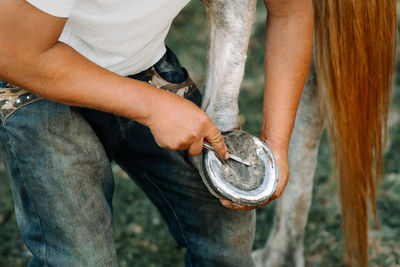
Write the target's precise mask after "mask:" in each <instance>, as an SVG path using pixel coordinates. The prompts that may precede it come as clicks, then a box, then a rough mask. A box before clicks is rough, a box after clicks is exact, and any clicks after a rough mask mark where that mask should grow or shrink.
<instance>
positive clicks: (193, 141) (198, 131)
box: [144, 92, 229, 159]
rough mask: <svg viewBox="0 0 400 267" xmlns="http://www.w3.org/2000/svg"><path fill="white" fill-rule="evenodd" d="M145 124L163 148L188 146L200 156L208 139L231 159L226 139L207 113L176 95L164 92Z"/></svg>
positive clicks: (217, 149)
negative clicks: (204, 142)
mask: <svg viewBox="0 0 400 267" xmlns="http://www.w3.org/2000/svg"><path fill="white" fill-rule="evenodd" d="M144 124H145V125H146V126H148V127H149V128H150V129H151V132H152V134H153V136H154V138H155V140H156V142H157V144H158V145H159V146H160V147H163V148H167V149H172V150H184V149H187V150H188V151H189V153H190V154H191V155H193V156H198V155H200V153H201V151H202V150H203V141H204V139H206V140H207V141H208V142H209V143H210V144H211V145H212V146H213V147H214V148H215V151H216V153H217V154H218V156H219V157H220V158H222V159H228V158H229V153H228V148H227V147H226V145H225V143H224V139H223V138H222V135H221V133H220V131H219V130H218V129H217V127H216V126H215V125H214V123H213V122H212V121H211V119H210V118H209V117H208V116H207V114H206V113H205V112H204V111H203V110H202V109H200V108H198V107H197V106H196V105H195V104H193V103H192V102H190V101H188V100H186V99H183V98H181V97H179V96H177V95H175V94H172V93H169V92H163V94H160V97H159V98H158V99H157V102H156V103H154V104H153V110H152V112H151V113H150V114H149V118H148V119H145V120H144Z"/></svg>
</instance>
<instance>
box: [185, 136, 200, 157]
mask: <svg viewBox="0 0 400 267" xmlns="http://www.w3.org/2000/svg"><path fill="white" fill-rule="evenodd" d="M202 150H203V139H201V140H200V141H198V142H195V143H193V144H191V145H190V146H189V149H188V151H189V154H190V155H192V156H198V155H200V154H201V151H202Z"/></svg>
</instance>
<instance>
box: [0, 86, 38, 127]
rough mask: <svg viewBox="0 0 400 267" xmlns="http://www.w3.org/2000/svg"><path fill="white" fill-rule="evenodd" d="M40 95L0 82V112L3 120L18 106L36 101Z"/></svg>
mask: <svg viewBox="0 0 400 267" xmlns="http://www.w3.org/2000/svg"><path fill="white" fill-rule="evenodd" d="M40 99H42V97H40V96H38V95H35V94H33V93H31V92H29V91H27V90H26V89H23V88H20V87H18V86H15V85H12V84H10V83H5V82H0V113H1V117H2V119H3V122H5V121H6V119H7V118H8V117H9V116H10V115H11V114H12V113H14V112H15V111H16V110H18V109H19V108H21V107H23V106H26V105H28V104H30V103H33V102H36V101H38V100H40Z"/></svg>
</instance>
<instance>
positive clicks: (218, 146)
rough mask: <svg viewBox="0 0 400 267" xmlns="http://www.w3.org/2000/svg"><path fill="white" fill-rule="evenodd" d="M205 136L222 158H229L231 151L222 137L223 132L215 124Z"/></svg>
mask: <svg viewBox="0 0 400 267" xmlns="http://www.w3.org/2000/svg"><path fill="white" fill-rule="evenodd" d="M204 137H205V139H207V141H208V142H210V144H211V145H212V146H213V147H214V149H215V152H216V153H217V154H218V156H219V157H220V158H221V159H228V158H229V152H228V148H227V147H226V145H225V142H224V138H222V135H221V132H220V131H219V130H218V129H217V127H216V126H215V125H214V124H213V127H210V128H209V130H208V132H206V134H205V136H204Z"/></svg>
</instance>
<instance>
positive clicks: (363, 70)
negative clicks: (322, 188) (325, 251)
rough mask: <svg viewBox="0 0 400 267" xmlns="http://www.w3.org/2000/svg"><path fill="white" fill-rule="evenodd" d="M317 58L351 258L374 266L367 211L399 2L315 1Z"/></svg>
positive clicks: (376, 172) (381, 139) (377, 170)
mask: <svg viewBox="0 0 400 267" xmlns="http://www.w3.org/2000/svg"><path fill="white" fill-rule="evenodd" d="M314 8H315V47H316V48H315V63H316V69H317V72H318V73H317V79H318V84H319V87H320V89H321V90H320V104H321V107H322V111H323V114H324V116H325V119H326V122H327V127H328V132H329V139H330V144H331V152H332V153H331V154H332V159H333V162H334V176H335V177H337V178H338V185H339V198H340V201H341V210H342V216H343V230H344V238H345V248H346V262H347V264H349V265H350V266H367V265H368V252H367V249H368V214H369V212H368V210H369V208H371V209H372V215H373V218H374V220H375V224H377V221H376V206H375V196H376V185H377V182H378V180H379V178H381V177H382V176H383V163H382V161H383V160H382V154H383V148H384V144H385V140H386V132H387V118H388V109H389V103H390V96H391V87H392V76H393V72H394V67H395V50H396V29H397V17H396V0H384V1H382V0H362V1H360V0H346V1H335V0H314Z"/></svg>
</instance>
